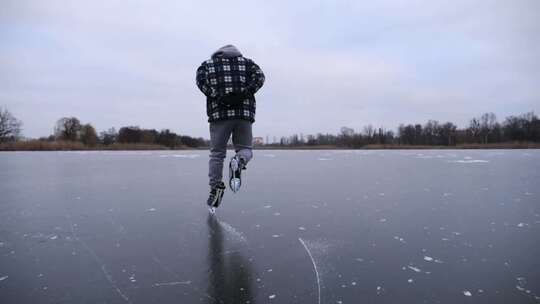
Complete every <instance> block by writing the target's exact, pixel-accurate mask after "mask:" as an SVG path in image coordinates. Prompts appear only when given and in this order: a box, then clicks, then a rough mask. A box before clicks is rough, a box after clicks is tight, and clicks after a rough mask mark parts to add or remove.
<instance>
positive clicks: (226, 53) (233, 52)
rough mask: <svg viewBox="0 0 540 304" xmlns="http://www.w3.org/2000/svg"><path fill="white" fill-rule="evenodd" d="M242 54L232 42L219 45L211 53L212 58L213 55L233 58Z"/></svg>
mask: <svg viewBox="0 0 540 304" xmlns="http://www.w3.org/2000/svg"><path fill="white" fill-rule="evenodd" d="M238 56H242V53H240V51H239V50H238V49H237V48H236V47H235V46H234V45H232V44H227V45H226V46H224V47H221V48H220V49H218V50H217V51H215V52H214V54H212V58H214V57H224V58H233V57H238Z"/></svg>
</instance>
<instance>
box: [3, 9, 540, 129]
mask: <svg viewBox="0 0 540 304" xmlns="http://www.w3.org/2000/svg"><path fill="white" fill-rule="evenodd" d="M539 37H540V1H538V0H516V1H508V0H501V1H483V0H479V1H470V0H453V1H433V0H431V1H400V0H396V1H336V0H332V1H314V0H299V1H288V0H287V1H285V0H284V1H264V0H261V1H258V0H249V1H234V0H231V1H201V0H196V1H184V0H183V1H178V0H174V1H173V0H171V1H111V0H107V1H95V0H93V1H69V0H63V1H55V0H47V1H41V0H36V1H25V0H2V1H0V106H3V107H7V108H8V109H9V110H10V111H11V112H12V113H13V114H14V115H15V116H16V117H17V118H19V119H21V120H22V121H23V123H24V130H23V133H24V135H25V136H28V137H39V136H46V135H49V134H51V133H52V130H53V126H54V124H55V122H56V120H58V119H59V118H61V117H64V116H75V117H78V118H79V119H80V120H81V121H82V122H83V123H91V124H92V125H94V127H96V129H97V130H98V131H102V130H105V129H108V128H110V127H116V128H119V127H121V126H127V125H138V126H140V127H142V128H156V129H162V128H169V129H171V130H172V131H174V132H177V133H181V134H187V135H192V136H202V137H206V138H208V123H207V117H206V112H205V111H206V110H205V98H204V96H203V95H202V94H201V93H200V92H199V91H198V89H197V87H196V86H195V70H196V68H197V67H198V66H199V65H200V63H201V62H202V61H204V60H205V59H207V58H208V57H209V55H210V54H211V53H212V52H213V51H215V50H216V49H217V48H219V47H221V46H223V45H224V44H229V43H231V44H234V45H236V46H237V47H238V48H239V49H240V51H241V52H243V53H244V55H245V56H246V57H249V58H252V59H254V60H255V61H256V62H257V63H258V64H259V65H260V66H261V68H262V69H263V70H264V72H265V74H266V84H265V86H264V87H263V88H262V89H261V91H260V93H258V95H257V106H258V107H257V116H256V123H255V125H254V133H255V134H254V135H255V136H263V137H265V136H267V135H269V136H271V137H272V136H282V135H290V134H293V133H304V134H314V133H317V132H323V133H326V132H329V133H337V132H339V129H340V127H342V126H348V127H352V128H354V129H355V130H356V131H361V129H362V127H363V126H364V125H367V124H372V125H373V126H374V127H380V126H382V127H386V128H388V129H393V128H395V127H397V126H398V125H399V124H400V123H416V122H421V123H425V122H426V121H427V120H428V119H436V120H439V121H441V122H445V121H452V122H454V123H456V124H457V125H458V127H464V126H466V125H467V124H468V121H469V119H470V118H472V117H475V116H479V115H481V114H482V113H484V112H494V113H495V114H496V115H497V117H498V119H499V120H500V121H501V120H503V119H504V117H506V116H508V115H515V114H521V113H524V112H527V111H535V112H536V113H537V114H538V112H539V109H540V38H539Z"/></svg>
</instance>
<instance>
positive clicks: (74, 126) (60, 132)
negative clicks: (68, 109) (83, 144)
mask: <svg viewBox="0 0 540 304" xmlns="http://www.w3.org/2000/svg"><path fill="white" fill-rule="evenodd" d="M80 133H81V122H80V121H79V120H78V119H77V118H75V117H63V118H60V119H59V120H58V121H57V122H56V126H55V128H54V135H55V136H56V138H58V139H61V140H71V141H76V140H77V139H79V136H80Z"/></svg>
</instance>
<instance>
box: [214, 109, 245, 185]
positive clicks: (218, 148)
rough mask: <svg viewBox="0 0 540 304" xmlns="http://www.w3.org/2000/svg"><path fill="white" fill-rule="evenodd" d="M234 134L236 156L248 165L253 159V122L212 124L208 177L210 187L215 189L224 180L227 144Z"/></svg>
mask: <svg viewBox="0 0 540 304" xmlns="http://www.w3.org/2000/svg"><path fill="white" fill-rule="evenodd" d="M231 134H232V141H233V145H234V150H235V151H236V155H238V156H239V157H241V158H243V159H244V163H245V164H247V163H248V162H249V161H250V160H251V158H252V157H253V152H252V151H251V150H252V148H253V146H252V141H253V135H252V133H251V122H250V121H247V120H244V119H231V120H220V121H215V122H211V123H210V160H209V162H208V177H209V179H210V183H209V184H210V187H214V186H215V185H217V184H218V183H219V182H221V179H222V178H223V161H224V159H225V157H226V156H227V142H228V141H229V138H230V137H231Z"/></svg>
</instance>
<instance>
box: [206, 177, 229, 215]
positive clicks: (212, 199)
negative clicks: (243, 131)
mask: <svg viewBox="0 0 540 304" xmlns="http://www.w3.org/2000/svg"><path fill="white" fill-rule="evenodd" d="M224 193H225V184H224V183H223V182H220V183H219V184H217V185H216V186H215V187H213V188H212V189H210V195H209V196H208V200H207V201H206V204H207V205H208V210H209V211H210V213H214V212H216V208H217V207H219V205H220V204H221V199H222V198H223V194H224Z"/></svg>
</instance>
